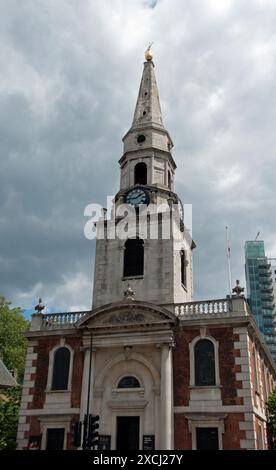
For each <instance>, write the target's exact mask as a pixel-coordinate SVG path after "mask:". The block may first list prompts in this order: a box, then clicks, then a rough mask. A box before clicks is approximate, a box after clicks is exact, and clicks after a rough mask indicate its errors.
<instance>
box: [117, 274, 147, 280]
mask: <svg viewBox="0 0 276 470" xmlns="http://www.w3.org/2000/svg"><path fill="white" fill-rule="evenodd" d="M129 279H144V275H139V276H123V277H122V281H128V280H129Z"/></svg>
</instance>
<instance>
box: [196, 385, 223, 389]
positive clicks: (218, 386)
mask: <svg viewBox="0 0 276 470" xmlns="http://www.w3.org/2000/svg"><path fill="white" fill-rule="evenodd" d="M201 388H202V389H203V390H210V389H214V388H217V389H220V388H222V386H221V385H190V386H189V389H190V390H199V389H201Z"/></svg>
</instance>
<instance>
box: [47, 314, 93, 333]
mask: <svg viewBox="0 0 276 470" xmlns="http://www.w3.org/2000/svg"><path fill="white" fill-rule="evenodd" d="M87 313H89V312H88V311H84V312H64V313H46V314H43V315H42V319H41V320H42V321H41V329H42V330H52V329H55V328H58V329H60V328H74V326H75V323H76V322H77V321H78V320H80V318H82V317H83V316H84V315H86V314H87Z"/></svg>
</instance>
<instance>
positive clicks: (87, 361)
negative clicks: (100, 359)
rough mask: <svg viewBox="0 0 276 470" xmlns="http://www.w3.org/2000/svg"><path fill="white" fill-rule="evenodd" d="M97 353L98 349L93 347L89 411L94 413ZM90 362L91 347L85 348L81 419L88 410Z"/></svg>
mask: <svg viewBox="0 0 276 470" xmlns="http://www.w3.org/2000/svg"><path fill="white" fill-rule="evenodd" d="M95 354H96V349H95V348H93V349H92V357H91V359H92V360H91V380H90V402H89V412H90V413H92V409H93V388H94V375H95V374H94V370H95ZM89 364H90V348H89V347H88V348H85V352H84V365H83V374H82V389H81V406H80V419H81V420H83V417H84V415H85V414H86V411H87V393H88V381H89Z"/></svg>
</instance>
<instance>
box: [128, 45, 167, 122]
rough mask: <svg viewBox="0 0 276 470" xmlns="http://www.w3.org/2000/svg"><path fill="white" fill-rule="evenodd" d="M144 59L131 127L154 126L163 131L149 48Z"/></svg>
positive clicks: (151, 55)
mask: <svg viewBox="0 0 276 470" xmlns="http://www.w3.org/2000/svg"><path fill="white" fill-rule="evenodd" d="M145 58H146V62H145V63H144V70H143V75H142V79H141V83H140V89H139V94H138V98H137V103H136V107H135V112H134V117H133V122H132V127H140V126H143V127H148V126H152V125H155V126H157V127H161V128H163V129H164V126H163V121H162V112H161V106H160V101H159V95H158V88H157V83H156V79H155V74H154V63H153V61H152V59H153V54H152V51H151V49H150V46H149V47H148V49H147V50H146V52H145Z"/></svg>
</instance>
